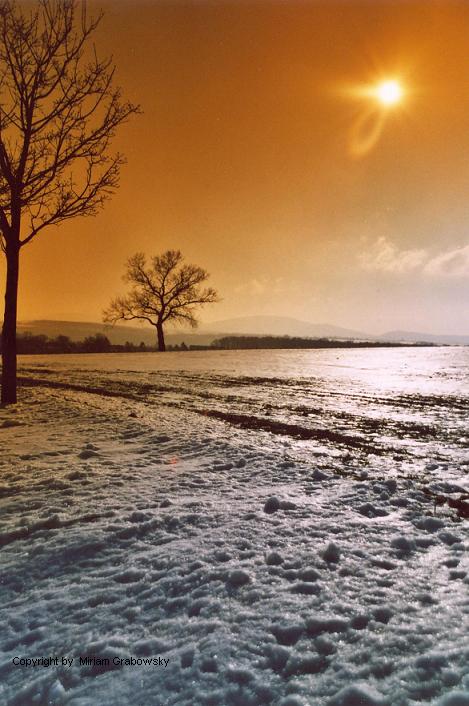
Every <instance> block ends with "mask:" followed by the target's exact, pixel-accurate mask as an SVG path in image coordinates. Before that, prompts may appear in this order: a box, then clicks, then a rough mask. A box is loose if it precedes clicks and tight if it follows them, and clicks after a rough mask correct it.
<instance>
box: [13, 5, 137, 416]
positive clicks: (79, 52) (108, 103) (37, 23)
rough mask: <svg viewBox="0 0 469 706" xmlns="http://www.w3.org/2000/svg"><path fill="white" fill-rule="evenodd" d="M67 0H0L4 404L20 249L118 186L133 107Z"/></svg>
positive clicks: (90, 23) (95, 205) (93, 207)
mask: <svg viewBox="0 0 469 706" xmlns="http://www.w3.org/2000/svg"><path fill="white" fill-rule="evenodd" d="M77 7H78V5H77V3H76V1H75V0H40V1H39V3H38V4H37V6H36V8H35V9H33V10H29V9H28V10H27V9H26V6H25V7H24V8H19V7H18V6H16V5H15V3H14V2H13V1H12V0H1V2H0V40H1V41H0V245H1V248H2V250H3V252H4V254H5V257H6V265H7V275H6V288H5V313H4V318H3V329H2V393H1V400H2V403H4V404H9V403H14V402H16V321H17V298H18V275H19V260H20V250H21V248H22V247H23V246H24V245H27V243H29V242H31V240H32V239H33V238H34V237H35V236H36V235H37V234H38V233H40V232H41V231H42V230H44V229H45V228H47V227H48V226H52V225H58V224H60V223H62V222H63V221H65V220H68V219H70V218H75V216H92V215H95V214H96V213H97V212H98V210H99V209H100V208H101V207H102V206H103V203H104V201H105V200H106V199H107V198H108V197H109V196H110V195H111V194H112V193H113V192H114V190H115V189H116V188H117V186H118V181H119V172H120V167H121V166H122V164H123V162H124V157H123V156H122V155H121V154H115V155H112V156H111V155H109V154H108V148H109V146H110V143H111V140H112V138H113V137H114V134H115V131H116V128H117V127H118V126H119V125H121V124H122V123H124V122H125V121H126V120H127V119H128V118H129V117H130V116H131V115H132V114H133V113H137V112H139V108H138V106H135V105H132V103H129V102H127V101H124V100H123V99H122V97H121V93H120V90H119V89H118V88H115V87H113V77H114V65H113V63H112V60H111V59H104V60H101V59H98V57H97V55H96V52H95V49H94V46H92V45H91V46H90V43H89V39H90V37H91V35H92V34H93V32H94V31H95V29H96V28H97V26H98V25H99V23H100V21H101V19H102V14H99V16H97V17H96V18H88V17H87V15H86V10H85V4H83V5H82V6H81V8H82V9H81V11H80V12H78V11H77Z"/></svg>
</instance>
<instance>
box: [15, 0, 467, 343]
mask: <svg viewBox="0 0 469 706" xmlns="http://www.w3.org/2000/svg"><path fill="white" fill-rule="evenodd" d="M88 7H89V8H90V10H91V11H94V12H96V11H97V10H98V9H99V8H100V7H101V8H103V9H104V13H105V14H104V18H103V20H102V23H101V25H100V27H99V29H98V30H97V32H96V35H95V44H96V48H97V52H98V54H99V55H109V54H112V55H113V57H114V61H115V63H116V66H117V71H116V82H117V83H118V84H119V85H120V86H121V87H122V90H123V94H124V96H125V97H128V98H129V99H130V100H132V101H133V102H136V103H139V104H140V105H141V107H142V110H143V114H142V115H140V116H137V117H134V118H133V119H132V120H131V121H130V122H129V123H128V124H127V125H125V126H124V127H122V129H121V130H120V132H119V134H118V135H117V137H116V139H115V141H114V143H113V146H114V149H115V150H117V149H118V150H119V151H122V152H124V153H125V155H126V157H127V165H126V166H125V167H124V168H123V171H122V178H121V185H120V188H119V190H118V191H117V192H116V194H115V195H114V196H113V198H112V200H111V201H109V202H108V203H107V204H106V206H105V209H104V210H103V211H102V212H101V213H100V214H99V215H98V216H96V217H94V218H80V219H77V220H74V221H71V222H68V223H65V224H63V225H61V226H59V227H57V228H52V229H50V230H48V231H47V230H46V231H44V232H43V233H41V234H40V235H39V236H38V237H37V239H35V240H34V241H33V242H32V243H31V244H29V245H28V246H27V247H25V248H24V249H23V251H22V262H21V274H20V300H19V302H20V303H19V319H20V320H30V319H45V318H47V319H64V320H65V319H66V320H83V321H100V320H101V314H102V310H103V309H104V308H105V307H106V306H107V305H108V303H109V301H110V299H111V298H112V297H113V296H115V295H117V294H122V293H124V292H125V285H124V283H123V282H122V280H121V276H122V274H123V272H124V265H125V262H126V260H127V258H128V257H129V256H131V255H132V254H134V253H135V252H138V251H143V252H145V253H147V254H148V255H152V254H158V253H161V252H163V251H164V250H166V249H169V248H171V249H180V250H182V252H183V253H184V255H185V256H186V258H187V260H188V261H189V262H192V263H195V264H197V265H200V266H202V267H204V268H206V269H207V270H208V271H209V272H210V274H211V277H210V284H211V285H213V286H215V287H216V288H217V289H218V291H219V293H220V296H221V298H222V301H221V302H220V303H219V304H216V305H211V306H210V307H207V308H206V309H205V310H204V311H202V312H201V319H202V320H203V321H205V322H209V321H214V320H218V319H224V318H229V317H235V316H248V315H259V314H269V315H272V314H273V315H281V316H292V317H295V318H298V319H304V320H307V321H312V322H316V323H325V322H327V323H330V324H336V325H341V326H345V327H348V328H355V329H359V330H362V331H367V332H371V333H382V332H385V331H389V330H392V329H407V330H414V331H425V332H429V333H430V332H431V333H448V334H450V333H468V332H469V51H468V47H469V42H468V37H469V3H467V2H451V0H445V1H444V2H433V1H432V0H421V1H420V2H396V1H393V2H380V1H379V0H373V1H372V0H369V2H355V1H354V0H348V1H346V2H340V3H339V2H335V1H334V0H323V1H322V2H319V1H317V2H296V1H295V0H289V2H275V3H270V2H265V1H263V2H260V1H259V2H252V1H250V0H237V1H236V2H215V1H213V2H200V1H198V0H196V1H194V2H184V1H165V2H158V1H156V0H153V1H149V0H147V1H146V2H143V1H142V0H137V1H134V2H130V0H129V1H124V0H112V1H111V0H108V1H107V2H89V3H88ZM388 79H395V80H398V81H400V83H401V86H402V89H403V97H402V101H401V102H400V103H399V104H398V105H396V106H393V107H392V108H389V109H384V108H383V107H380V106H379V105H378V102H377V101H376V99H375V97H374V96H371V95H370V90H371V87H374V86H376V85H377V84H378V83H379V82H380V81H382V80H388ZM367 89H368V90H367ZM2 268H3V263H2ZM3 272H4V269H2V270H1V274H2V278H3Z"/></svg>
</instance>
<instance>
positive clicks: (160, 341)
mask: <svg viewBox="0 0 469 706" xmlns="http://www.w3.org/2000/svg"><path fill="white" fill-rule="evenodd" d="M156 332H157V334H158V350H159V351H161V352H162V353H163V352H164V351H165V350H166V344H165V342H164V333H163V324H162V323H161V322H160V321H158V323H157V324H156Z"/></svg>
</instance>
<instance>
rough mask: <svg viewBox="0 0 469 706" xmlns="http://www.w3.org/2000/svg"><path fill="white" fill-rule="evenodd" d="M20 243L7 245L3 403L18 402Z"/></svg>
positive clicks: (3, 341) (3, 331) (3, 332)
mask: <svg viewBox="0 0 469 706" xmlns="http://www.w3.org/2000/svg"><path fill="white" fill-rule="evenodd" d="M19 252H20V250H19V243H15V242H13V243H12V242H11V241H10V243H7V245H6V261H7V281H6V289H5V313H4V316H3V329H2V404H15V402H16V318H17V311H18V277H19Z"/></svg>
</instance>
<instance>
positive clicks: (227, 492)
mask: <svg viewBox="0 0 469 706" xmlns="http://www.w3.org/2000/svg"><path fill="white" fill-rule="evenodd" d="M21 363H22V365H21V370H20V376H21V378H22V387H21V394H20V400H21V401H20V403H19V405H18V406H17V408H6V409H0V444H1V451H2V454H1V456H0V508H1V510H0V519H1V527H0V545H1V559H0V570H1V584H0V597H1V602H0V624H1V625H2V630H1V635H2V636H1V643H0V648H1V650H2V651H1V657H0V703H1V704H6V706H23V705H24V706H29V705H33V704H35V705H38V706H45V705H46V704H47V705H49V704H50V705H51V706H54V705H59V704H69V705H70V706H95V705H99V706H101V705H102V706H111V705H112V706H121V705H122V706H127V705H128V706H130V705H131V704H132V705H135V706H140V705H141V706H144V705H145V706H163V705H168V706H170V705H176V704H178V705H179V704H181V705H184V706H192V705H194V706H198V705H201V706H202V705H204V706H205V705H206V706H210V705H213V706H218V705H222V706H223V705H225V704H226V705H227V706H254V705H257V704H272V705H273V706H300V705H301V706H306V705H308V706H384V705H387V706H413V705H415V704H419V705H420V704H438V706H468V705H469V637H468V635H469V598H468V594H469V591H468V586H469V574H468V561H467V539H468V531H467V530H468V520H464V519H461V518H459V517H458V514H457V513H456V511H455V510H453V509H451V508H449V507H448V505H447V504H444V505H438V506H437V507H436V513H435V507H434V497H433V495H432V494H439V495H443V496H444V497H454V498H456V497H459V496H460V494H461V493H463V492H468V490H469V476H468V470H469V457H468V444H469V440H468V428H467V413H468V410H469V385H468V373H469V349H449V348H448V349H418V350H417V349H399V350H380V351H377V350H369V351H356V350H355V351H308V352H302V351H295V352H286V351H282V352H272V351H256V352H248V351H246V352H242V353H218V354H215V353H214V354H207V353H194V354H192V353H189V354H177V353H175V354H165V355H164V356H158V355H157V354H155V355H152V354H136V355H130V354H128V355H122V356H119V355H112V354H110V355H97V356H92V355H90V356H68V357H66V356H57V357H55V356H49V357H41V356H31V357H29V358H26V357H25V358H23V359H22V361H21ZM429 493H430V494H429ZM56 657H57V660H56V659H55V658H56ZM80 657H81V658H82V663H81V664H80ZM15 658H18V659H16V660H15ZM41 658H44V660H43V662H37V661H36V662H35V663H34V666H33V665H32V664H30V665H29V666H26V665H24V664H22V663H19V664H15V663H14V661H16V662H21V660H23V661H24V660H27V659H30V660H32V659H34V660H40V659H41ZM47 658H52V659H50V660H49V661H47ZM62 658H63V659H64V663H62ZM71 660H73V661H71Z"/></svg>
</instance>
